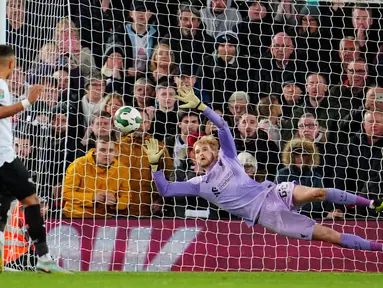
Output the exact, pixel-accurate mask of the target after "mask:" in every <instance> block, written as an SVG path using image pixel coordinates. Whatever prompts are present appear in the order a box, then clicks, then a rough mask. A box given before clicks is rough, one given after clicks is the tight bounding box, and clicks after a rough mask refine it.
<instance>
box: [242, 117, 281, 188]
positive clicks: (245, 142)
mask: <svg viewBox="0 0 383 288" xmlns="http://www.w3.org/2000/svg"><path fill="white" fill-rule="evenodd" d="M235 146H236V147H237V152H238V153H240V152H249V153H250V154H252V155H255V159H256V160H257V164H258V170H259V172H260V173H264V174H266V178H267V179H268V180H274V178H275V174H276V172H277V169H278V165H279V162H280V161H279V148H278V146H277V144H275V142H274V141H272V140H269V139H268V135H267V133H265V132H263V131H262V130H260V129H258V117H257V116H256V115H255V113H245V114H244V115H242V117H241V120H240V121H239V124H238V129H237V131H236V133H235ZM261 171H262V172H261Z"/></svg>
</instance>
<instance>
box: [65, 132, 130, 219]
mask: <svg viewBox="0 0 383 288" xmlns="http://www.w3.org/2000/svg"><path fill="white" fill-rule="evenodd" d="M116 155H117V145H116V144H115V143H114V142H112V141H111V139H110V136H101V137H100V138H98V140H97V142H96V148H95V149H91V150H90V151H89V152H88V153H87V155H85V156H83V157H80V158H77V159H76V160H75V161H74V162H73V163H72V164H71V165H70V166H69V167H68V169H67V171H66V175H65V181H64V201H66V202H65V206H64V211H63V213H64V215H65V216H66V217H70V218H94V217H95V218H98V217H100V218H105V217H111V216H113V215H116V213H117V212H118V211H120V210H125V209H126V208H127V205H128V202H129V180H128V179H129V170H128V169H124V168H123V167H122V166H121V165H120V161H119V159H118V158H117V157H116Z"/></svg>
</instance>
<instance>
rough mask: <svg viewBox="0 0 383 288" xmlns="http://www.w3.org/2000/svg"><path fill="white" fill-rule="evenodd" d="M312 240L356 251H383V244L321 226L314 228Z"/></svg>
mask: <svg viewBox="0 0 383 288" xmlns="http://www.w3.org/2000/svg"><path fill="white" fill-rule="evenodd" d="M312 240H319V241H324V242H328V243H332V244H336V245H339V246H342V247H345V248H350V249H356V250H368V251H383V245H382V243H378V242H373V241H369V240H366V239H363V238H362V237H359V236H357V235H353V234H347V233H339V232H337V231H335V230H333V229H331V228H328V227H325V226H322V225H319V224H315V226H314V231H313V235H312Z"/></svg>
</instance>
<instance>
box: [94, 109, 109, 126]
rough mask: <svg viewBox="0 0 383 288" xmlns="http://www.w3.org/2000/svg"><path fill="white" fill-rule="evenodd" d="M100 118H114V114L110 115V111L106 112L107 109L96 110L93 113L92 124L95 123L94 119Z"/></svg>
mask: <svg viewBox="0 0 383 288" xmlns="http://www.w3.org/2000/svg"><path fill="white" fill-rule="evenodd" d="M98 118H109V119H111V120H112V115H110V113H109V112H106V111H105V110H103V111H99V112H96V113H94V114H93V115H92V124H94V121H95V120H96V119H98Z"/></svg>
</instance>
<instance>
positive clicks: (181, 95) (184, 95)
mask: <svg viewBox="0 0 383 288" xmlns="http://www.w3.org/2000/svg"><path fill="white" fill-rule="evenodd" d="M176 98H177V99H178V100H180V101H182V102H184V103H185V104H183V105H181V106H180V108H191V109H198V110H200V111H205V109H206V105H205V104H204V103H203V102H202V101H201V100H200V99H199V98H198V97H197V96H195V94H194V90H193V87H186V86H182V87H181V88H180V89H178V95H177V96H176Z"/></svg>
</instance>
